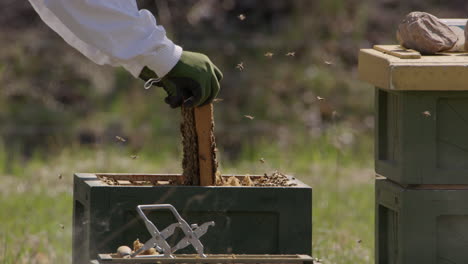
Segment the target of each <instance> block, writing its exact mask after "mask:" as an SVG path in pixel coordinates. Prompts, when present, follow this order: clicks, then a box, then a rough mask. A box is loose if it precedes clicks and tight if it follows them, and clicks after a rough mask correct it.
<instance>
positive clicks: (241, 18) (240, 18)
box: [237, 14, 247, 21]
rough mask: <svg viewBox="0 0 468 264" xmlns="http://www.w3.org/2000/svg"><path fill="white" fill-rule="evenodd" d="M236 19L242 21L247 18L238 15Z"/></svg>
mask: <svg viewBox="0 0 468 264" xmlns="http://www.w3.org/2000/svg"><path fill="white" fill-rule="evenodd" d="M237 17H238V18H239V20H240V21H244V20H245V19H246V18H247V17H246V16H245V15H244V14H240V15H239V16H237Z"/></svg>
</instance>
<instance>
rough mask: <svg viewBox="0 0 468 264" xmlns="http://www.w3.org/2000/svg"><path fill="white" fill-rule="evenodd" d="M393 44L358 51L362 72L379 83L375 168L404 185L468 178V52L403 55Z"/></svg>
mask: <svg viewBox="0 0 468 264" xmlns="http://www.w3.org/2000/svg"><path fill="white" fill-rule="evenodd" d="M392 47H394V46H390V47H387V46H383V47H382V46H381V47H379V50H375V49H366V50H361V53H360V57H359V74H360V78H361V79H362V80H364V81H367V82H369V83H371V84H373V85H374V86H375V87H376V88H375V94H376V99H375V120H376V132H375V133H376V134H375V170H376V172H377V174H379V175H381V176H384V177H386V178H389V179H392V180H393V181H396V182H398V183H401V184H404V185H410V184H468V136H467V135H468V67H466V66H467V65H468V56H466V54H450V55H438V56H420V55H419V58H418V57H417V56H414V55H415V54H414V52H410V51H408V53H404V52H403V51H400V53H402V54H403V55H401V56H407V57H408V58H399V57H397V56H393V55H390V54H389V53H390V51H392ZM385 48H387V49H388V50H390V51H389V52H383V51H380V50H382V49H385ZM400 49H401V48H400ZM393 52H398V50H397V48H394V49H393ZM396 55H398V54H397V53H396Z"/></svg>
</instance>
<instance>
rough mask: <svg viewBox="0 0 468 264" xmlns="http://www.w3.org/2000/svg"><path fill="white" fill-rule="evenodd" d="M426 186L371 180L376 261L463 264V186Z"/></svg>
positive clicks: (466, 212) (467, 206) (467, 235)
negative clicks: (405, 185) (374, 216)
mask: <svg viewBox="0 0 468 264" xmlns="http://www.w3.org/2000/svg"><path fill="white" fill-rule="evenodd" d="M431 187H432V188H434V187H437V188H438V189H422V187H421V186H420V187H419V188H417V187H414V188H404V187H402V186H400V185H398V184H395V183H393V182H391V181H389V180H386V179H378V180H377V181H376V238H375V241H376V245H375V250H376V254H375V256H376V261H375V263H376V264H414V263H424V264H462V263H468V250H467V248H468V202H467V201H468V187H467V186H456V185H452V186H445V187H444V186H435V185H434V186H428V187H426V188H431ZM443 188H446V189H443Z"/></svg>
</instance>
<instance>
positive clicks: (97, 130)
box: [0, 0, 468, 264]
mask: <svg viewBox="0 0 468 264" xmlns="http://www.w3.org/2000/svg"><path fill="white" fill-rule="evenodd" d="M138 3H139V5H140V7H142V8H147V9H149V10H151V11H152V12H153V13H154V14H155V15H156V17H157V19H158V23H159V24H161V25H163V26H164V27H165V28H166V30H167V32H168V34H169V36H170V38H171V39H172V40H174V42H176V43H177V44H179V45H181V46H183V47H184V49H186V50H192V51H198V52H203V53H205V54H207V55H208V56H209V57H210V58H211V59H212V60H213V62H215V64H217V65H218V66H219V67H220V68H221V70H222V71H223V72H224V76H225V79H224V80H223V83H222V91H221V93H220V95H219V98H222V99H223V101H221V102H219V103H216V104H215V119H216V137H217V138H216V141H217V144H218V148H219V151H220V152H219V155H220V157H219V159H220V165H221V167H220V170H221V171H222V172H224V173H241V174H249V173H250V174H254V173H264V172H271V171H272V170H276V169H278V170H280V171H282V172H285V173H288V174H293V175H296V176H297V177H298V178H300V179H301V180H303V181H304V182H306V183H307V184H309V185H311V186H312V187H313V188H314V208H313V212H314V213H313V221H314V223H313V229H314V231H313V256H314V257H317V258H320V259H321V260H322V263H373V262H374V261H373V255H374V253H373V243H374V242H373V228H374V227H373V215H374V212H373V210H374V204H373V198H374V196H373V195H374V194H373V180H374V175H373V161H372V159H373V147H372V133H373V123H374V122H373V113H372V111H373V96H374V95H373V89H372V87H370V86H369V85H366V84H364V83H362V82H359V81H358V80H357V76H356V67H357V55H358V51H359V49H360V48H369V47H372V45H373V44H393V43H395V42H396V41H395V37H394V35H395V29H396V25H397V24H398V22H399V20H400V19H401V18H402V17H403V16H404V15H406V14H407V13H409V12H410V11H415V10H418V11H426V12H430V13H432V14H434V15H436V16H438V17H447V18H457V17H465V16H466V14H465V10H466V9H467V8H468V3H466V1H463V0H456V1H455V0H454V1H449V2H448V1H442V0H407V1H396V0H374V1H371V0H347V1H346V0H275V1H260V0H257V1H255V0H177V1H176V0H158V1H155V0H142V1H138ZM241 14H242V15H243V16H244V17H245V19H241V18H240V15H241ZM0 43H1V49H0V80H1V86H0V87H1V88H0V223H1V225H0V262H1V263H41V264H44V263H69V262H70V256H71V252H70V250H71V209H72V208H71V207H72V203H71V200H72V198H71V195H72V174H73V173H74V172H152V173H178V172H181V165H180V163H181V145H180V135H179V124H180V112H179V110H172V109H170V108H169V107H168V106H166V105H165V104H164V103H163V98H164V96H165V95H164V92H163V91H162V90H161V89H157V88H153V89H150V90H145V89H143V82H142V81H139V80H135V79H134V78H133V77H132V76H131V75H130V74H129V73H127V72H125V71H124V70H123V69H119V68H111V67H106V66H98V65H95V64H93V63H92V62H90V61H88V60H87V59H86V58H85V57H83V56H82V55H81V54H80V53H78V52H77V51H75V50H74V49H72V48H71V47H69V46H68V45H67V44H66V43H65V42H64V41H63V40H62V39H61V38H60V37H59V36H58V35H57V34H55V33H54V32H53V31H51V30H50V29H49V28H48V27H47V26H46V25H45V24H43V23H42V21H41V20H40V19H39V17H38V16H37V15H36V13H35V12H34V10H33V9H32V8H31V6H30V5H29V3H28V2H27V1H14V0H2V1H1V2H0ZM292 55H294V56H292ZM240 63H242V64H243V66H244V70H242V71H240V70H239V69H237V68H236V66H237V65H238V64H240ZM245 115H250V116H253V117H255V118H254V119H253V120H251V119H249V118H246V117H245ZM116 136H120V137H123V138H125V139H126V140H127V141H126V142H120V141H118V140H116ZM134 155H136V156H138V157H137V158H136V159H133V158H132V157H131V156H134ZM261 158H263V159H264V160H265V161H266V162H265V163H262V162H259V159H261Z"/></svg>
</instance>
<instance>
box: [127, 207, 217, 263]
mask: <svg viewBox="0 0 468 264" xmlns="http://www.w3.org/2000/svg"><path fill="white" fill-rule="evenodd" d="M164 209H167V210H170V211H171V212H172V214H173V215H174V217H175V218H176V219H177V223H173V224H171V225H169V226H168V227H166V228H165V229H164V230H162V231H159V229H158V228H157V227H156V226H155V225H154V223H153V222H151V221H150V220H149V219H148V217H147V216H146V215H145V213H144V212H143V210H146V211H148V210H164ZM137 211H138V214H139V215H140V217H141V218H142V219H143V221H144V223H145V225H146V228H147V229H148V232H149V233H150V234H151V237H152V238H151V239H149V240H148V241H146V242H145V244H144V245H143V247H142V248H140V249H139V250H137V251H135V252H134V253H133V254H132V255H130V257H131V258H154V257H158V256H159V257H166V258H174V256H173V255H172V254H173V253H175V252H176V251H178V250H180V249H183V248H186V247H187V246H189V245H192V246H193V247H194V248H195V250H196V251H197V254H198V255H199V256H200V257H206V255H205V254H204V253H203V249H204V247H203V244H202V243H201V241H200V237H202V236H203V235H204V234H206V232H207V231H208V228H209V227H210V226H214V225H215V223H214V222H213V221H210V222H206V223H203V224H202V225H200V226H199V225H197V224H192V225H189V224H188V223H187V221H185V220H184V219H183V218H182V217H181V216H180V214H179V212H177V210H176V209H175V208H174V206H172V205H170V204H154V205H139V206H137ZM176 228H180V229H182V231H183V232H184V235H185V236H184V238H182V239H181V240H180V241H179V242H178V243H177V244H176V245H175V246H174V247H171V246H170V245H169V243H167V241H166V239H167V238H169V237H170V236H172V235H173V234H174V232H175V230H176ZM151 248H155V249H156V250H157V251H158V252H161V253H162V255H143V256H142V255H138V254H139V253H141V252H143V251H145V250H148V249H151Z"/></svg>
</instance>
